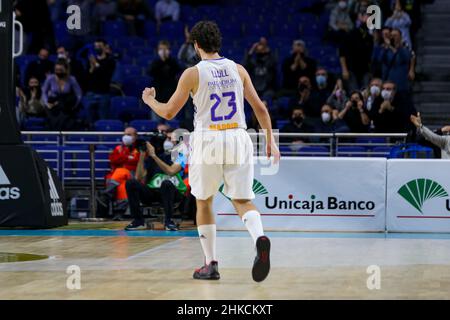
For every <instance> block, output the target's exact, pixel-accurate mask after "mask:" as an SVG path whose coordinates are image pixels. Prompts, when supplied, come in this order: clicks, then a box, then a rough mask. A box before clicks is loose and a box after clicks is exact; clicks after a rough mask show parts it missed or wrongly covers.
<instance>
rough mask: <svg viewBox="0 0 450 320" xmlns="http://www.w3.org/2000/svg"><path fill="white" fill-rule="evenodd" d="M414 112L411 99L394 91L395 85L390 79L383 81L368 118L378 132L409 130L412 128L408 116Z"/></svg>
mask: <svg viewBox="0 0 450 320" xmlns="http://www.w3.org/2000/svg"><path fill="white" fill-rule="evenodd" d="M411 114H415V109H414V106H413V105H412V101H410V99H409V98H408V97H407V96H406V95H404V94H402V93H398V92H396V85H395V83H394V82H392V81H385V82H384V83H383V85H382V90H381V95H380V96H378V97H377V98H375V100H374V101H373V103H372V108H371V109H370V113H369V116H370V119H371V120H372V121H373V123H374V125H375V131H376V132H379V133H396V132H409V131H411V130H412V129H413V128H412V126H411V123H410V122H409V116H410V115H411Z"/></svg>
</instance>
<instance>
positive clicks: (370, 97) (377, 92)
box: [363, 78, 382, 112]
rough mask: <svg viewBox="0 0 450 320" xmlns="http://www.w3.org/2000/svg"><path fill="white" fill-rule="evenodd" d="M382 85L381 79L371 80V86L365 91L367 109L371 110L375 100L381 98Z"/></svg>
mask: <svg viewBox="0 0 450 320" xmlns="http://www.w3.org/2000/svg"><path fill="white" fill-rule="evenodd" d="M381 86H382V81H381V79H379V78H373V79H372V80H370V83H369V86H368V87H367V88H366V89H365V90H364V91H363V96H364V100H365V101H366V108H367V111H369V112H370V110H372V106H373V104H374V103H375V101H376V100H377V99H381Z"/></svg>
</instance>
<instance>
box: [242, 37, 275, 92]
mask: <svg viewBox="0 0 450 320" xmlns="http://www.w3.org/2000/svg"><path fill="white" fill-rule="evenodd" d="M244 66H245V68H246V69H247V71H248V73H249V74H250V77H251V79H252V81H253V85H254V86H255V89H256V92H257V93H258V95H259V96H260V97H264V96H270V97H272V96H273V95H274V92H275V90H276V81H277V65H276V60H275V57H274V56H273V54H272V52H271V51H270V48H269V46H268V45H267V40H266V39H265V38H261V39H260V41H259V42H257V43H255V44H254V45H253V46H252V48H251V49H250V50H249V51H248V52H247V54H246V56H245V60H244Z"/></svg>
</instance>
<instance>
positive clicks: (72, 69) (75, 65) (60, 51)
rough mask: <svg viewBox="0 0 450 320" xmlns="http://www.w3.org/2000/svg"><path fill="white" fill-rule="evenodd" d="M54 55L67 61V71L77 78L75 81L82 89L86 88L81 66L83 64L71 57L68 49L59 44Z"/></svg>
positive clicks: (84, 73)
mask: <svg viewBox="0 0 450 320" xmlns="http://www.w3.org/2000/svg"><path fill="white" fill-rule="evenodd" d="M56 55H57V58H58V60H63V61H65V62H66V63H67V65H68V67H69V70H68V71H69V73H70V74H71V75H72V76H73V77H75V79H77V82H78V83H79V84H80V86H81V89H82V90H83V91H86V90H87V79H86V72H85V69H84V67H83V64H82V63H81V62H80V61H79V60H77V59H75V58H73V57H72V56H71V54H70V52H69V51H67V50H66V48H65V47H64V46H59V47H58V48H56Z"/></svg>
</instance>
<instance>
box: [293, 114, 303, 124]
mask: <svg viewBox="0 0 450 320" xmlns="http://www.w3.org/2000/svg"><path fill="white" fill-rule="evenodd" d="M293 120H294V122H295V123H298V124H300V123H302V122H303V117H302V116H295V117H294V118H293Z"/></svg>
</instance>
